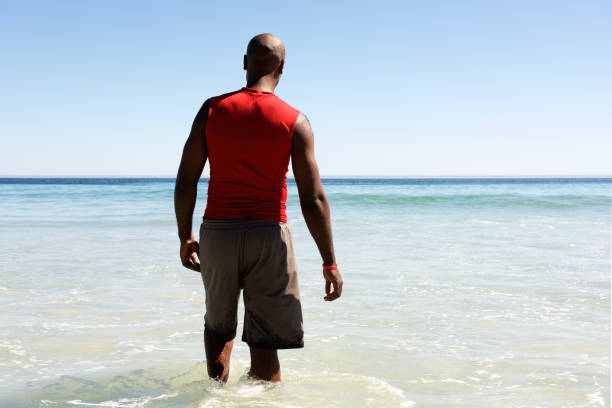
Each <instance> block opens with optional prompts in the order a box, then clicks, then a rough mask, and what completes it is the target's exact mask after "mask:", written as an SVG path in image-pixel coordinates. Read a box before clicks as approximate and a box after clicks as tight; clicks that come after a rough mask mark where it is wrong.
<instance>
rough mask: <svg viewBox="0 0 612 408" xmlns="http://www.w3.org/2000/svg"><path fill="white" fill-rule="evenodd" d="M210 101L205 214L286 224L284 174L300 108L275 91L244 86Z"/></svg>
mask: <svg viewBox="0 0 612 408" xmlns="http://www.w3.org/2000/svg"><path fill="white" fill-rule="evenodd" d="M208 104H209V111H208V119H207V124H206V144H207V151H208V157H209V160H210V181H209V185H208V202H207V206H206V211H205V214H204V217H206V218H215V219H237V218H249V219H264V220H275V221H283V222H286V221H287V216H286V214H285V203H286V200H287V184H286V174H287V170H288V166H289V159H290V155H291V136H292V134H293V129H294V127H295V123H296V120H297V118H298V115H299V113H300V112H299V111H298V110H296V109H294V108H292V107H291V106H289V105H288V104H287V103H285V102H283V101H282V100H281V99H280V98H278V97H277V96H276V95H275V94H274V93H271V92H262V91H259V90H255V89H251V88H246V87H243V88H242V89H240V90H239V91H236V92H231V93H228V94H224V95H220V96H216V97H213V98H211V99H210V100H209V102H208Z"/></svg>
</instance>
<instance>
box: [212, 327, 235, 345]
mask: <svg viewBox="0 0 612 408" xmlns="http://www.w3.org/2000/svg"><path fill="white" fill-rule="evenodd" d="M204 331H205V332H208V333H209V334H210V335H211V336H212V337H213V338H214V339H215V340H217V341H219V342H222V343H227V342H228V341H232V340H234V338H236V328H235V327H234V331H233V332H231V333H229V334H219V333H217V332H215V331H214V330H212V329H211V328H210V327H208V325H207V324H206V323H204Z"/></svg>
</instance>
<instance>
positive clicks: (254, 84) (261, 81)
mask: <svg viewBox="0 0 612 408" xmlns="http://www.w3.org/2000/svg"><path fill="white" fill-rule="evenodd" d="M277 84H278V81H274V80H271V79H270V78H266V77H262V78H258V79H257V80H252V81H249V80H248V79H247V83H246V87H247V88H251V89H255V90H257V91H261V92H274V89H276V85H277Z"/></svg>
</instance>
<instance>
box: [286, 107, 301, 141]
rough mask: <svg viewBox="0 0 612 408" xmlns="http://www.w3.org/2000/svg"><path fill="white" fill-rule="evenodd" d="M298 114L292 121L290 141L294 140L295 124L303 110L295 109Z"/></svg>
mask: <svg viewBox="0 0 612 408" xmlns="http://www.w3.org/2000/svg"><path fill="white" fill-rule="evenodd" d="M294 110H295V112H297V114H296V115H295V119H294V120H293V122H292V123H291V128H290V129H289V141H290V142H293V131H294V130H295V125H296V124H297V121H298V118H299V117H300V113H302V112H301V111H299V110H297V109H294Z"/></svg>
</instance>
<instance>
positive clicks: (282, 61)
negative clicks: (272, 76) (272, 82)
mask: <svg viewBox="0 0 612 408" xmlns="http://www.w3.org/2000/svg"><path fill="white" fill-rule="evenodd" d="M283 68H285V60H284V59H282V60H281V63H280V65H279V66H278V75H281V74H282V73H283Z"/></svg>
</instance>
